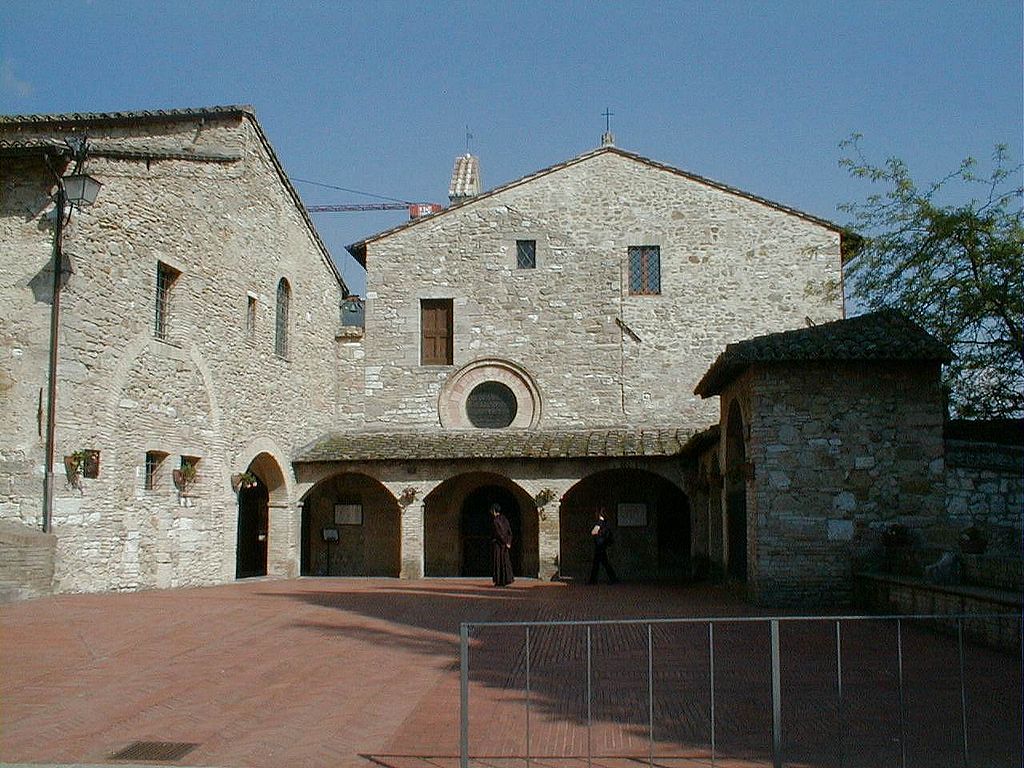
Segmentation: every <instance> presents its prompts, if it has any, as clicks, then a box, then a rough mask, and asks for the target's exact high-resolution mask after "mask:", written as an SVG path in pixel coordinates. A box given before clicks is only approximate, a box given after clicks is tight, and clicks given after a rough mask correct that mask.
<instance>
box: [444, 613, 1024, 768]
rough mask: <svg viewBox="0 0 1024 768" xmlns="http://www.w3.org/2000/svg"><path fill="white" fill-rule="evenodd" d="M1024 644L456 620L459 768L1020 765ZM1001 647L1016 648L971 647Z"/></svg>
mask: <svg viewBox="0 0 1024 768" xmlns="http://www.w3.org/2000/svg"><path fill="white" fill-rule="evenodd" d="M993 628H995V629H993ZM1020 632H1021V617H1020V616H1019V615H1012V614H1010V615H1007V614H1000V615H987V614H986V615H977V614H972V615H952V616H951V615H945V614H944V615H941V616H829V617H821V616H791V617H784V618H783V617H778V618H764V617H728V618H699V619H698V618H694V619H649V620H617V621H534V622H481V623H466V624H462V625H461V631H460V686H461V690H460V722H459V730H460V734H459V756H460V764H461V766H462V768H469V766H470V765H471V761H475V762H476V763H479V764H486V765H495V764H500V765H508V764H509V763H508V761H509V760H514V761H515V762H517V763H518V764H523V763H525V765H526V766H530V765H531V763H532V764H534V765H560V764H566V765H587V766H592V765H593V764H594V763H595V761H597V762H599V764H601V765H607V764H608V762H607V761H608V760H609V759H610V758H621V759H624V760H626V761H628V762H629V763H633V764H635V763H647V764H648V765H650V766H655V765H659V764H660V765H666V764H671V765H679V766H683V765H694V766H696V765H712V766H714V765H716V764H717V765H720V764H722V762H723V761H727V760H728V761H732V762H730V763H729V764H730V765H734V764H742V765H751V766H755V765H771V766H775V767H776V768H779V767H781V766H784V765H795V764H799V765H801V766H804V765H814V766H838V768H853V766H872V767H875V766H888V765H891V766H900V768H907V767H908V766H917V765H921V766H924V765H927V766H940V765H950V766H954V765H955V766H1004V765H1020V764H1021V762H1020V760H1021V746H1020V745H1021V657H1020ZM993 634H996V635H1001V636H1003V637H1006V636H1009V637H1011V638H1012V641H1011V642H1015V643H1016V651H1012V650H1010V651H1008V650H1005V649H1004V650H998V649H996V648H992V647H991V646H990V645H989V644H988V643H987V642H979V641H977V640H976V639H975V638H991V637H992V635H993ZM471 683H472V687H471ZM471 726H472V732H471ZM602 761H603V762H602ZM613 762H614V761H613Z"/></svg>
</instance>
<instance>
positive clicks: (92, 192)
mask: <svg viewBox="0 0 1024 768" xmlns="http://www.w3.org/2000/svg"><path fill="white" fill-rule="evenodd" d="M69 145H70V142H69ZM73 149H77V151H76V155H77V157H76V159H77V163H76V164H75V172H74V173H71V174H69V175H67V176H58V177H57V193H56V194H55V195H54V196H53V199H54V202H56V210H55V211H54V213H55V217H54V225H53V297H52V300H51V303H50V366H49V375H48V377H47V381H46V465H45V467H44V474H43V533H49V532H50V529H51V527H52V520H53V490H54V489H53V447H54V436H55V432H56V427H57V420H56V416H57V338H58V330H59V328H60V289H61V277H62V273H63V271H64V224H65V215H66V216H67V219H68V220H70V218H71V212H72V211H74V209H75V206H76V205H77V206H78V207H80V208H81V207H83V206H86V205H92V204H93V203H94V202H96V196H97V194H99V191H100V187H101V186H103V185H102V184H101V183H100V182H98V181H96V179H94V178H93V177H92V176H89V175H88V174H84V173H81V172H80V170H81V167H82V164H83V162H84V161H85V143H84V141H83V142H81V143H80V144H79V145H78V147H73ZM65 208H67V214H65V212H64V210H65Z"/></svg>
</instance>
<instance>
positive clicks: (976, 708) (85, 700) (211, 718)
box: [0, 579, 1021, 768]
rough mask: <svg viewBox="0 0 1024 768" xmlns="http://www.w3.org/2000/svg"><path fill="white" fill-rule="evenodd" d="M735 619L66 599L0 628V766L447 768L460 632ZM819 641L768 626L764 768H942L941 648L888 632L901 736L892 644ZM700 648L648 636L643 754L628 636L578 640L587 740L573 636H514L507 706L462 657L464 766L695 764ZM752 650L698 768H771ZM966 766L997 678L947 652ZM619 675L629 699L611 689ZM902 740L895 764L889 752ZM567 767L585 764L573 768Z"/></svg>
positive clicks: (952, 713) (459, 599) (1014, 761)
mask: <svg viewBox="0 0 1024 768" xmlns="http://www.w3.org/2000/svg"><path fill="white" fill-rule="evenodd" d="M752 613H755V611H753V610H752V609H750V608H749V607H748V606H746V605H744V604H743V603H742V601H740V600H739V599H738V598H737V597H736V596H735V595H734V594H733V593H731V592H730V591H729V590H728V589H725V588H721V587H717V588H716V587H707V586H693V587H680V586H642V585H629V584H624V585H617V586H615V587H609V586H597V587H586V586H581V585H567V584H549V583H541V582H531V581H525V580H519V581H517V582H516V584H515V585H514V587H512V588H511V589H506V590H500V589H494V588H492V587H491V586H490V585H489V583H488V582H485V581H484V580H460V579H451V580H423V581H416V582H410V581H396V580H388V579H346V580H330V579H300V580H295V581H272V580H258V581H248V582H243V583H237V584H232V585H225V586H220V587H210V588H205V589H186V590H168V591H157V592H146V593H136V594H106V595H77V596H61V597H53V598H44V599H40V600H34V601H29V602H25V603H16V604H8V605H3V606H0V627H2V638H0V639H2V642H0V670H2V675H0V697H2V698H0V760H3V761H5V762H7V763H33V764H40V763H44V764H45V763H50V764H70V763H78V764H95V765H110V764H117V765H121V766H126V763H124V762H118V763H114V762H113V761H111V760H110V756H111V755H112V754H113V753H115V752H116V751H117V750H119V749H121V748H123V747H125V746H126V745H128V744H130V743H132V742H135V741H167V742H187V743H191V744H195V745H196V747H195V748H194V749H193V750H192V751H191V752H189V753H188V754H187V755H185V756H184V757H183V758H181V759H180V760H177V761H174V762H170V763H166V762H165V763H159V764H164V765H167V764H170V765H187V766H224V767H225V768H227V767H229V766H231V767H234V766H238V767H239V768H241V767H247V768H270V767H271V766H274V767H277V766H303V767H304V766H308V767H309V768H316V767H318V766H341V767H347V766H353V767H355V766H361V767H363V768H365V767H366V766H372V765H381V766H389V767H391V768H426V766H435V767H436V768H454V767H455V766H456V765H457V763H458V760H457V755H458V743H459V741H458V702H459V681H458V627H459V624H460V622H462V621H474V622H482V621H521V620H522V621H525V620H529V621H533V620H540V621H553V620H588V619H621V618H637V617H649V618H655V617H684V616H740V615H748V614H752ZM832 626H833V623H831V622H830V623H829V624H827V625H784V627H783V630H782V647H783V653H784V663H783V667H782V685H783V702H784V709H783V734H784V742H783V745H784V753H785V755H786V760H787V765H807V766H821V767H822V768H824V767H825V766H840V765H842V766H844V768H845V767H849V766H856V765H865V766H867V765H871V766H876V765H899V764H900V749H901V745H902V748H903V749H904V750H905V751H906V752H907V755H908V765H928V766H940V765H960V764H961V761H960V750H961V748H962V747H961V744H962V728H961V725H960V723H961V710H960V699H959V686H958V680H959V677H958V671H959V665H958V657H957V653H956V646H955V643H952V642H951V641H950V640H949V639H948V638H945V637H942V636H939V635H935V634H933V633H931V632H928V631H926V630H921V629H919V628H915V627H905V629H904V633H903V637H902V642H903V645H904V659H905V664H904V690H903V698H904V706H903V712H904V713H905V717H904V723H903V725H902V728H901V727H900V723H899V717H898V714H897V713H898V712H899V711H900V709H899V700H898V692H897V687H896V682H895V681H896V665H895V663H894V660H895V658H896V657H895V646H894V642H895V638H894V635H893V633H892V631H891V627H890V628H886V627H883V626H880V625H877V624H876V625H872V626H865V627H854V626H852V625H845V624H844V625H843V627H844V629H843V632H844V636H843V637H844V642H843V654H842V657H841V659H840V661H841V663H842V665H843V679H844V681H845V682H844V692H843V694H844V695H843V697H842V699H841V700H838V697H837V696H836V695H835V694H836V691H835V690H834V689H835V679H836V675H835V671H836V670H835V665H836V663H837V660H836V655H835V651H834V637H833V634H832V633H833V632H834V630H833V629H832ZM707 633H708V630H707V625H706V624H699V625H655V627H653V628H652V630H651V642H652V645H653V647H654V648H655V649H656V654H655V657H654V658H655V662H654V665H653V668H652V671H653V673H654V682H655V693H654V697H653V705H654V706H653V722H654V727H655V740H654V743H653V748H652V743H651V741H650V731H649V718H648V715H649V704H650V703H651V701H650V700H649V699H648V689H647V686H646V664H647V661H646V659H647V630H646V627H633V626H628V625H617V626H611V627H595V628H594V629H592V634H591V667H592V670H593V675H592V680H593V683H592V704H591V713H590V720H591V724H592V725H591V727H590V728H589V729H588V728H587V727H586V724H587V712H586V691H585V685H584V681H585V680H586V641H585V630H581V629H580V628H567V627H561V628H551V629H534V630H532V634H531V649H530V654H529V659H530V678H531V679H530V683H531V685H530V696H529V702H528V704H529V706H527V697H526V686H525V675H526V664H525V661H526V654H525V650H524V630H523V629H522V628H521V627H516V628H511V629H499V628H479V629H478V630H475V631H474V634H473V639H472V643H473V644H472V650H471V654H470V661H471V688H470V703H471V720H470V737H471V738H470V747H471V752H472V753H473V755H474V761H473V762H474V765H475V766H494V768H513V766H522V765H524V759H523V757H524V756H525V754H526V747H527V741H526V738H525V733H526V719H527V711H528V712H529V719H530V739H529V744H528V746H529V751H530V755H531V757H532V758H533V759H532V760H531V765H533V766H550V767H551V768H578V767H579V766H582V765H586V763H587V760H586V756H587V753H588V750H589V752H590V754H591V756H592V760H591V762H592V764H593V765H594V766H600V767H602V768H605V767H607V768H617V767H618V766H625V765H631V766H635V765H637V763H638V761H643V762H645V761H646V760H647V759H648V756H649V755H650V753H651V752H652V751H653V752H654V754H655V756H656V763H657V764H658V765H659V766H664V767H665V768H691V767H696V766H706V765H711V764H712V759H711V758H712V755H711V751H710V736H711V728H710V718H709V713H710V706H711V701H710V690H709V686H708V672H709V666H710V656H709V651H708V643H707V636H708V635H707ZM767 647H768V642H767V636H766V634H765V628H764V626H763V625H762V626H760V628H753V627H752V625H744V624H738V623H729V624H724V625H716V629H715V650H714V653H715V670H716V672H715V711H716V716H715V723H716V730H715V739H716V750H715V755H714V757H715V762H714V764H715V765H717V766H722V767H723V768H725V767H727V766H735V767H739V766H742V767H744V768H746V767H748V766H762V765H771V755H770V750H769V747H770V717H769V715H768V711H767V707H766V704H767V702H768V701H769V699H768V691H769V675H768V666H767V655H766V654H767ZM966 668H967V672H968V679H969V681H970V684H969V686H968V689H967V694H968V704H969V706H968V726H969V727H968V734H969V738H970V746H971V755H972V764H974V765H985V766H989V765H991V766H1004V765H1020V743H1021V717H1020V711H1021V685H1020V681H1021V675H1020V671H1021V670H1020V660H1019V655H1018V656H1015V655H1013V654H1000V653H996V652H992V651H988V650H985V649H981V648H974V647H971V648H969V653H968V656H967V665H966ZM636 669H639V670H640V671H641V672H642V676H641V677H639V678H638V677H637V676H636V675H635V674H633V670H636ZM901 732H902V733H903V739H902V741H901V740H900V734H901ZM588 745H589V747H588Z"/></svg>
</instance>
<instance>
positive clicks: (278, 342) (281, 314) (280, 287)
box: [274, 277, 292, 357]
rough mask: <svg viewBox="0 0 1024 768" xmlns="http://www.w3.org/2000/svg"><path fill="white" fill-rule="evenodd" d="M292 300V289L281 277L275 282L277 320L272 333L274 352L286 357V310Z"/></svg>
mask: <svg viewBox="0 0 1024 768" xmlns="http://www.w3.org/2000/svg"><path fill="white" fill-rule="evenodd" d="M291 300H292V289H291V287H290V286H289V285H288V281H287V280H285V279H284V278H283V277H282V278H281V280H280V282H278V284H277V322H276V324H275V331H276V332H275V334H274V353H275V354H276V355H277V356H278V357H288V311H289V305H290V304H291Z"/></svg>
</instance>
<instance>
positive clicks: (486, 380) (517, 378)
mask: <svg viewBox="0 0 1024 768" xmlns="http://www.w3.org/2000/svg"><path fill="white" fill-rule="evenodd" d="M488 385H491V386H494V385H497V386H500V387H503V388H506V389H507V390H508V391H509V392H511V394H512V395H513V396H514V397H515V405H516V408H515V413H514V416H513V418H512V419H511V422H510V423H508V425H507V426H508V428H511V429H527V428H530V427H535V426H537V424H538V423H539V422H540V418H541V411H542V401H541V396H540V389H538V387H537V384H536V382H535V381H534V380H533V377H532V376H531V375H530V374H529V372H528V371H526V369H525V368H522V367H521V366H519V365H517V364H516V363H513V362H511V361H509V360H503V359H500V358H496V357H487V358H480V359H477V360H474V361H472V362H470V363H467V364H466V365H465V366H463V367H462V368H461V369H459V370H458V371H456V372H455V373H453V374H452V375H451V376H449V377H448V380H447V381H446V382H445V383H444V386H443V387H441V392H440V393H439V394H438V398H437V410H438V418H439V419H440V421H441V426H443V427H447V428H450V429H476V428H477V427H476V425H475V424H474V423H473V421H472V419H471V418H470V414H469V413H468V412H467V408H466V403H467V401H468V399H469V397H470V395H471V394H473V392H474V390H477V388H478V387H481V386H488Z"/></svg>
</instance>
